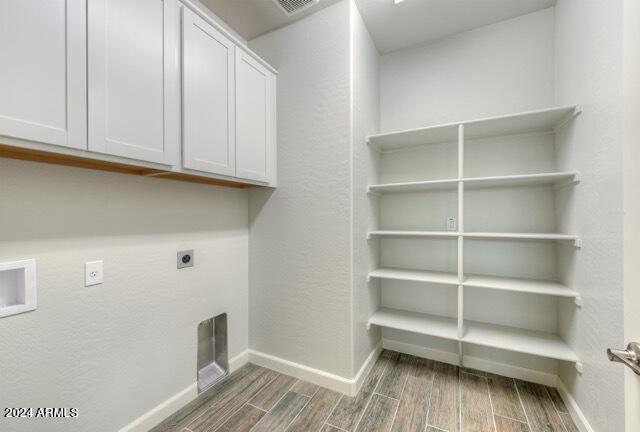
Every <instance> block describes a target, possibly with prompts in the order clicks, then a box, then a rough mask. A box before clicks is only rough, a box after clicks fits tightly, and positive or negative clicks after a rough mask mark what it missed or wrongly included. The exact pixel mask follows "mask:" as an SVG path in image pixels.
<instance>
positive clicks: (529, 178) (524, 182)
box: [368, 172, 580, 193]
mask: <svg viewBox="0 0 640 432" xmlns="http://www.w3.org/2000/svg"><path fill="white" fill-rule="evenodd" d="M459 182H462V183H464V184H465V188H466V189H475V188H490V187H501V186H528V185H540V184H549V185H565V184H576V183H579V182H580V177H579V174H578V173H577V172H554V173H539V174H518V175H506V176H491V177H465V178H461V179H442V180H427V181H414V182H401V183H381V184H375V185H370V186H369V188H368V192H371V193H394V192H420V191H430V190H455V189H456V188H457V187H458V183H459Z"/></svg>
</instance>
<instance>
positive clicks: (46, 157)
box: [0, 144, 259, 189]
mask: <svg viewBox="0 0 640 432" xmlns="http://www.w3.org/2000/svg"><path fill="white" fill-rule="evenodd" d="M0 157H2V158H6V159H17V160H25V161H30V162H39V163H46V164H52V165H63V166H71V167H76V168H86V169H92V170H99V171H109V172H115V173H120V174H130V175H136V176H143V177H157V178H162V179H167V180H177V181H183V182H189V183H200V184H208V185H215V186H224V187H230V188H235V189H245V188H252V187H259V186H257V185H254V184H251V183H243V182H241V181H238V182H235V181H229V180H222V179H216V178H211V177H202V176H197V175H193V174H186V173H180V172H174V171H163V170H159V169H154V168H145V167H139V166H135V165H128V164H124V163H120V162H109V161H103V160H98V159H91V158H84V157H81V156H73V155H66V154H60V153H52V152H47V151H41V150H33V149H24V148H19V147H13V146H8V145H5V144H0Z"/></svg>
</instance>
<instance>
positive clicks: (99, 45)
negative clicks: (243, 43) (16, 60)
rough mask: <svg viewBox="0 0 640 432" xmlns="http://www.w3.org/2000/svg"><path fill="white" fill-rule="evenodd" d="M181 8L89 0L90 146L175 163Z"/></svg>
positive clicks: (149, 0)
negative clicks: (178, 30)
mask: <svg viewBox="0 0 640 432" xmlns="http://www.w3.org/2000/svg"><path fill="white" fill-rule="evenodd" d="M16 3H19V2H16ZM177 12H178V7H177V3H176V0H89V1H88V14H87V23H88V31H87V32H88V38H89V39H88V48H89V49H88V52H89V55H88V77H89V98H88V99H89V150H92V151H95V152H100V153H106V154H110V155H115V156H123V157H126V158H132V159H139V160H142V161H148V162H156V163H161V164H167V165H173V164H175V163H176V161H177V154H178V145H179V141H178V138H179V136H178V125H179V105H178V86H177V76H178V70H177V68H178V55H177V49H176V41H177V24H178V22H177V15H176V14H177ZM36 33H37V32H36Z"/></svg>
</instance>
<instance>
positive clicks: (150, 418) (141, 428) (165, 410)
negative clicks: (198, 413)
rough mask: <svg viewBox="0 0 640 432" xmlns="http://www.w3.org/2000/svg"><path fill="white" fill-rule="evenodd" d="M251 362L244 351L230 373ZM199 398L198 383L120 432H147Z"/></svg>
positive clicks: (233, 362) (233, 359) (233, 361)
mask: <svg viewBox="0 0 640 432" xmlns="http://www.w3.org/2000/svg"><path fill="white" fill-rule="evenodd" d="M248 362H249V350H244V351H243V352H241V353H240V354H238V355H237V356H235V357H233V358H232V359H231V360H229V373H231V372H235V371H236V370H238V369H240V368H241V367H242V366H244V365H245V364H247V363H248ZM197 396H198V383H197V382H194V383H193V384H190V385H189V386H188V387H187V388H185V389H184V390H181V391H179V392H178V393H176V394H175V395H173V396H171V397H170V398H169V399H167V400H166V401H164V402H162V403H160V404H159V405H157V406H155V407H153V408H152V409H150V410H149V411H147V412H146V413H144V414H142V415H141V416H140V417H138V418H137V419H135V420H134V421H132V422H131V423H129V424H128V425H126V426H125V427H123V428H122V429H120V430H119V431H118V432H147V431H148V430H149V429H151V428H153V427H154V426H157V425H158V424H160V422H161V421H162V420H164V419H166V418H167V417H169V416H170V415H171V414H173V413H174V412H176V411H178V410H179V409H180V408H182V407H183V406H185V405H186V404H188V403H189V402H191V401H192V400H194V399H195V398H196V397H197Z"/></svg>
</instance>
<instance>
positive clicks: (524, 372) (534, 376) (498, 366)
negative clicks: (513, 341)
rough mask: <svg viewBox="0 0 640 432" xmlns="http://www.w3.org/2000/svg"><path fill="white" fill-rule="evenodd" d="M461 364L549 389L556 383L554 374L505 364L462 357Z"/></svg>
mask: <svg viewBox="0 0 640 432" xmlns="http://www.w3.org/2000/svg"><path fill="white" fill-rule="evenodd" d="M462 362H463V366H464V367H468V368H471V369H478V370H481V371H485V372H490V373H493V374H496V375H502V376H506V377H509V378H516V379H520V380H523V381H529V382H533V383H536V384H542V385H545V386H549V387H555V386H556V383H557V381H558V376H557V375H556V374H552V373H548V372H541V371H537V370H533V369H527V368H523V367H518V366H512V365H508V364H505V363H499V362H495V361H492V360H486V359H483V358H480V357H472V356H462Z"/></svg>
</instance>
